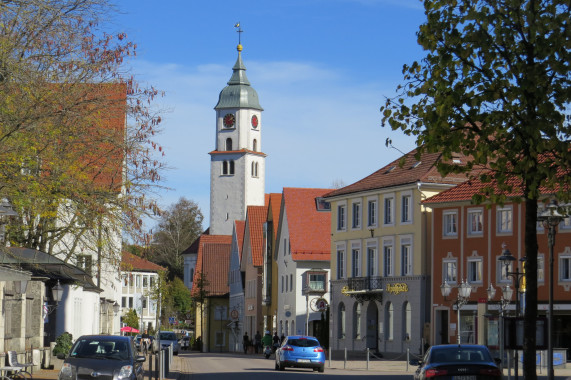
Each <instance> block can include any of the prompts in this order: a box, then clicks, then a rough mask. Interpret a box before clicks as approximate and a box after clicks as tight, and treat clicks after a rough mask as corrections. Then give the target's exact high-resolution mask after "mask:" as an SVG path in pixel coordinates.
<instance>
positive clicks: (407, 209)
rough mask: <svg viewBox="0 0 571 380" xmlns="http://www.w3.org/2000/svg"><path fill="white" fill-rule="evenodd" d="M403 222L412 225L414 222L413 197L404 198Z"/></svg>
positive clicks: (406, 196)
mask: <svg viewBox="0 0 571 380" xmlns="http://www.w3.org/2000/svg"><path fill="white" fill-rule="evenodd" d="M401 206H402V207H401V222H402V223H410V222H412V195H410V194H407V195H403V196H402V205H401Z"/></svg>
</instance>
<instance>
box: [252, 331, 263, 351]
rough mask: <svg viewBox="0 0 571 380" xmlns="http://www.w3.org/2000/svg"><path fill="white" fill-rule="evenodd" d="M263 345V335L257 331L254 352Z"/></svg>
mask: <svg viewBox="0 0 571 380" xmlns="http://www.w3.org/2000/svg"><path fill="white" fill-rule="evenodd" d="M261 346H262V336H261V335H260V332H259V331H256V335H255V336H254V353H256V354H257V353H258V350H259V348H260V347H261Z"/></svg>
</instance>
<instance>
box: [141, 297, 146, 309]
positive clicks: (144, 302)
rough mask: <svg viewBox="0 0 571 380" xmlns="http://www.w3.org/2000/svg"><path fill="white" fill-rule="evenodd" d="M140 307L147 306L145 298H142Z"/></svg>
mask: <svg viewBox="0 0 571 380" xmlns="http://www.w3.org/2000/svg"><path fill="white" fill-rule="evenodd" d="M142 307H143V309H146V308H147V299H146V298H143V299H142Z"/></svg>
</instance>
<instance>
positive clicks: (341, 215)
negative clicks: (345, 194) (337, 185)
mask: <svg viewBox="0 0 571 380" xmlns="http://www.w3.org/2000/svg"><path fill="white" fill-rule="evenodd" d="M346 230H347V203H346V202H342V203H337V231H346Z"/></svg>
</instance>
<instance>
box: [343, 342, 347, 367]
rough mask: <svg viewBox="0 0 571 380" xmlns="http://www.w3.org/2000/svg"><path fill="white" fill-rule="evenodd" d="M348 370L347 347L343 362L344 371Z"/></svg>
mask: <svg viewBox="0 0 571 380" xmlns="http://www.w3.org/2000/svg"><path fill="white" fill-rule="evenodd" d="M346 368H347V347H345V360H344V361H343V369H346Z"/></svg>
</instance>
